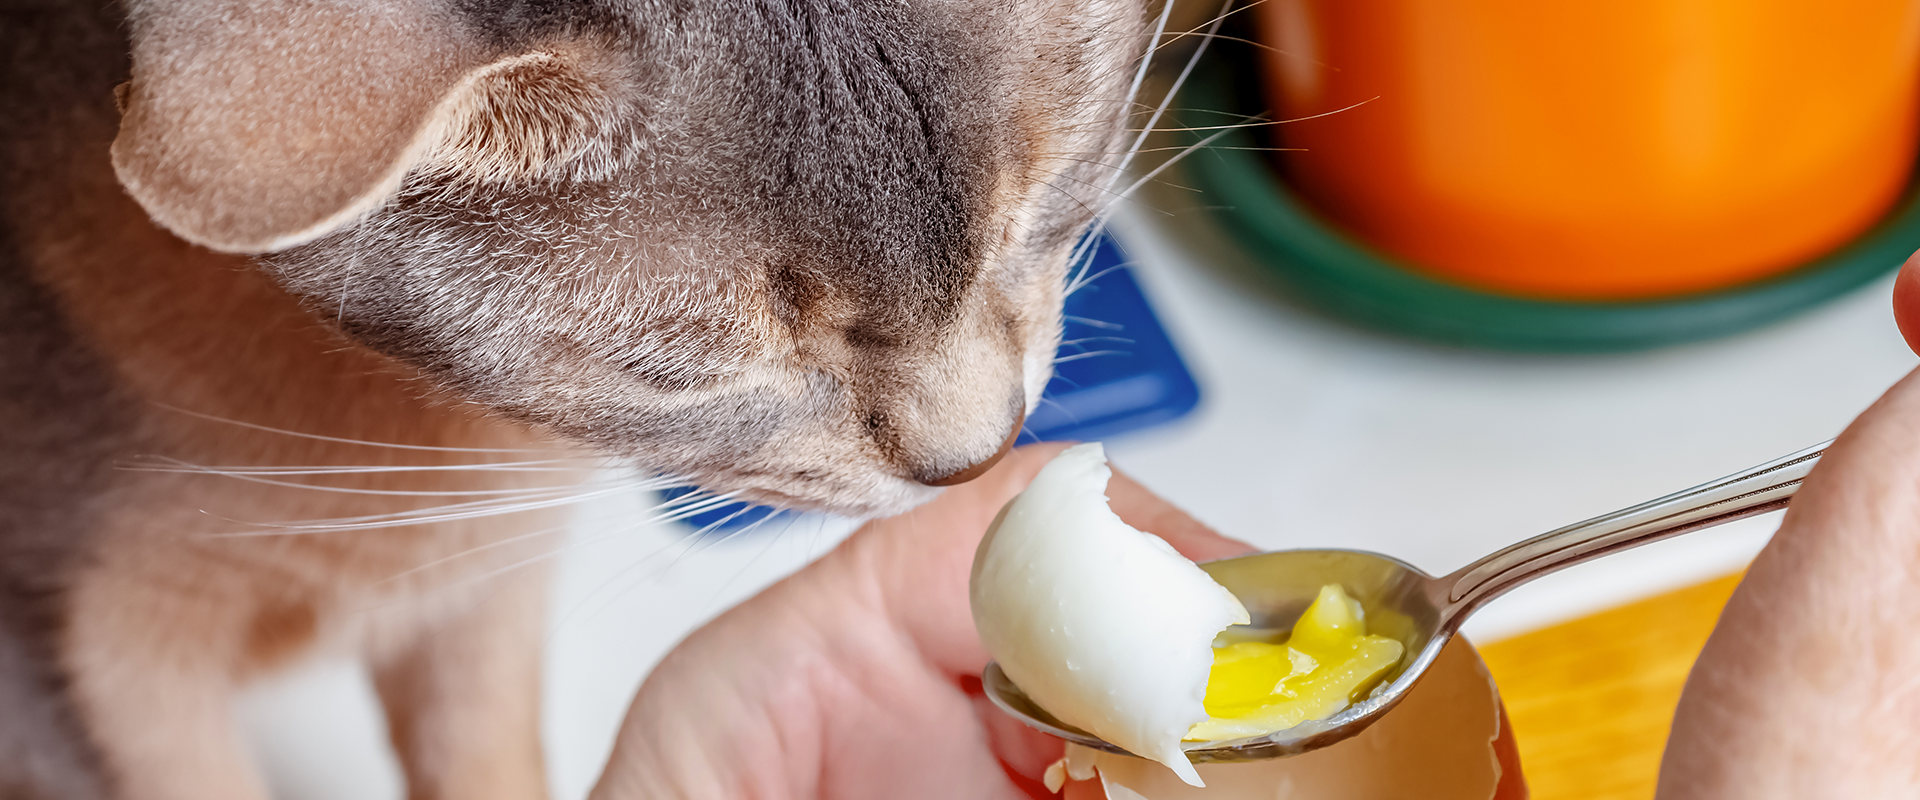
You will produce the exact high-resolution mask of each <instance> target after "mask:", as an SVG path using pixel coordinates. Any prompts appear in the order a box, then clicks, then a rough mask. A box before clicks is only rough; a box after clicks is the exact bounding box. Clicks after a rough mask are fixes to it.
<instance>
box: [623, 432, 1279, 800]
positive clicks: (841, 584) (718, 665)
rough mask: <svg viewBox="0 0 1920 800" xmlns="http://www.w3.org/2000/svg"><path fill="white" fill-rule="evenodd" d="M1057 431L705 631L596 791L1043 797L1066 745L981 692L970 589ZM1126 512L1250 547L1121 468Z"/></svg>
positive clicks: (658, 673) (881, 525)
mask: <svg viewBox="0 0 1920 800" xmlns="http://www.w3.org/2000/svg"><path fill="white" fill-rule="evenodd" d="M1063 447H1064V446H1063V445H1035V446H1030V447H1024V448H1021V449H1019V450H1015V451H1014V452H1013V453H1011V454H1009V455H1008V456H1007V458H1006V459H1005V460H1003V461H1002V462H1001V463H1000V464H999V465H997V466H996V467H994V468H993V470H991V471H990V472H988V473H987V474H986V475H984V476H982V477H980V478H979V479H977V480H975V481H973V482H971V483H967V484H962V485H960V486H956V487H953V488H951V489H948V490H947V491H946V493H945V494H943V495H941V496H940V497H939V498H938V499H936V500H934V501H933V502H931V503H928V504H927V505H925V506H922V507H920V508H918V509H915V510H913V511H911V512H908V513H906V514H902V515H900V516H898V517H892V518H889V519H884V520H879V521H877V522H873V523H869V524H868V525H866V526H864V527H862V528H861V529H860V530H859V531H857V532H855V533H854V534H853V535H852V536H851V537H849V538H848V539H847V541H846V542H845V543H843V544H841V546H840V547H838V548H836V549H835V550H834V551H833V552H831V553H829V554H827V555H826V556H825V557H823V558H821V559H820V560H819V561H818V562H815V563H814V564H812V565H811V566H808V567H807V568H806V569H803V570H801V571H800V572H798V573H796V574H794V575H793V576H792V577H790V578H788V579H786V580H784V581H781V582H780V583H778V584H775V585H774V586H772V587H770V588H769V589H767V590H766V591H764V592H762V593H760V594H759V595H757V596H755V597H753V598H752V599H750V600H748V601H747V602H745V603H743V604H741V605H740V606H739V607H737V608H735V609H733V610H731V611H729V612H727V613H726V614H724V615H722V616H721V617H720V618H718V619H716V620H714V621H713V622H711V623H708V624H707V625H706V626H704V627H702V628H701V629H700V630H698V631H696V632H694V634H693V635H692V636H691V637H689V638H688V639H687V640H686V641H685V642H682V643H681V644H680V645H679V646H678V647H676V648H674V650H673V652H671V653H669V654H668V655H667V657H666V659H665V660H663V661H662V662H661V663H660V665H659V666H657V667H656V668H655V669H654V670H653V672H652V673H651V674H650V675H649V676H648V677H647V680H646V683H645V684H644V685H642V686H641V688H640V694H639V696H638V697H636V698H635V699H634V703H633V706H632V707H631V708H630V709H629V711H628V713H627V718H626V721H625V723H624V724H623V727H622V729H621V731H620V737H619V741H618V742H617V743H616V744H615V746H614V752H613V756H612V758H611V759H610V760H609V764H608V767H607V770H606V773H605V774H604V775H603V776H602V778H601V781H600V784H599V786H598V787H596V788H595V790H594V793H593V798H594V800H628V799H630V798H631V799H632V800H642V799H644V800H665V799H667V798H701V800H707V799H709V798H744V797H755V798H803V797H805V798H813V797H820V798H848V799H851V798H867V797H872V798H888V800H893V799H894V798H916V800H919V799H920V798H927V799H929V800H930V799H932V798H1028V797H1050V796H1051V795H1048V794H1047V793H1046V790H1045V789H1044V788H1042V787H1041V786H1040V783H1039V781H1038V778H1039V776H1040V774H1041V772H1042V771H1043V770H1044V769H1045V768H1046V766H1047V765H1048V764H1049V763H1052V762H1053V761H1054V760H1056V759H1058V758H1059V757H1060V754H1061V744H1060V742H1059V741H1058V740H1056V739H1053V738H1051V737H1048V736H1045V735H1043V734H1040V733H1038V732H1036V731H1033V730H1031V729H1029V728H1026V727H1024V726H1022V725H1020V724H1019V723H1017V722H1015V721H1013V720H1012V719H1010V718H1008V717H1007V716H1006V715H1004V714H1001V713H1000V712H999V711H998V710H997V709H995V708H993V706H992V704H991V703H990V702H989V701H988V700H987V699H986V698H985V696H984V695H983V694H981V692H980V682H979V674H980V670H981V668H982V667H984V666H986V663H987V653H986V651H985V650H984V649H982V647H981V645H980V640H979V638H978V636H977V635H976V634H975V633H974V629H973V617H972V613H971V611H970V610H969V607H968V602H967V577H968V573H969V572H970V571H971V568H972V564H973V552H974V548H975V546H976V545H978V544H979V542H980V537H981V536H982V535H983V534H985V533H986V529H987V525H988V524H989V523H991V522H992V521H993V517H994V515H995V514H997V513H999V511H1000V507H1001V506H1003V505H1005V504H1006V502H1007V501H1008V500H1010V499H1012V498H1013V496H1014V495H1016V494H1018V493H1019V492H1020V491H1021V490H1022V489H1025V488H1026V486H1027V484H1028V483H1029V482H1031V481H1032V480H1033V476H1034V475H1035V474H1036V473H1038V472H1039V471H1040V468H1041V467H1042V466H1044V465H1045V464H1046V462H1047V461H1048V460H1049V459H1051V458H1053V456H1054V455H1056V454H1058V453H1059V451H1060V450H1061V449H1063ZM1107 494H1108V496H1109V497H1110V498H1111V505H1112V507H1113V510H1114V511H1115V513H1118V514H1119V515H1120V517H1121V518H1122V519H1124V520H1126V521H1127V523H1128V524H1130V525H1133V526H1134V527H1136V528H1139V529H1141V530H1145V531H1149V532H1152V533H1156V534H1159V535H1160V536H1161V537H1163V538H1165V539H1166V540H1167V541H1169V542H1170V543H1172V544H1173V546H1174V547H1175V548H1177V549H1178V550H1180V552H1182V553H1184V554H1185V555H1186V556H1187V557H1189V558H1193V559H1196V560H1205V559H1211V558H1221V557H1225V556H1230V555H1240V554H1243V553H1246V552H1248V551H1249V550H1251V549H1252V548H1250V547H1248V546H1246V545H1244V544H1241V543H1239V542H1235V541H1231V540H1228V539H1225V538H1222V537H1220V536H1219V535H1218V534H1215V533H1213V532H1212V531H1210V530H1208V529H1207V528H1205V527H1204V526H1202V525H1201V524H1200V523H1198V522H1196V521H1195V520H1194V519H1193V518H1192V517H1190V516H1187V515H1186V514H1185V513H1183V512H1181V511H1180V510H1179V509H1176V508H1174V507H1173V506H1171V505H1169V504H1167V503H1166V501H1164V500H1161V499H1160V498H1158V497H1156V496H1154V495H1153V493H1151V492H1149V491H1147V490H1146V489H1145V488H1144V487H1142V486H1140V485H1139V484H1138V483H1135V482H1134V481H1133V480H1132V479H1130V478H1128V477H1126V476H1125V475H1123V474H1121V473H1120V472H1118V471H1117V470H1116V471H1115V472H1114V476H1113V480H1112V482H1110V483H1109V484H1108V486H1107Z"/></svg>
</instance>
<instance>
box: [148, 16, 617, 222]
mask: <svg viewBox="0 0 1920 800" xmlns="http://www.w3.org/2000/svg"><path fill="white" fill-rule="evenodd" d="M132 6H133V7H132V9H131V12H132V13H131V28H132V35H133V36H132V38H133V80H132V81H131V82H130V83H129V84H128V85H126V86H123V87H122V88H121V90H120V92H119V100H120V103H121V107H122V109H123V117H122V119H121V124H120V134H119V137H118V138H116V139H115V140H114V143H113V164H114V170H115V172H116V173H118V175H119V177H120V181H121V183H122V184H123V185H124V186H125V187H126V190H127V192H128V194H130V195H132V196H133V198H134V199H135V200H137V201H138V202H139V203H140V204H141V205H142V206H144V207H145V208H146V210H147V212H148V213H149V214H150V215H151V216H152V217H153V218H154V220H155V221H157V222H159V223H160V224H161V225H163V226H165V227H167V228H168V229H169V230H171V231H173V232H174V233H175V234H177V235H179V236H180V237H181V238H183V239H186V240H188V241H191V242H194V243H196V244H200V245H203V246H206V247H209V248H211V249H214V250H222V251H227V252H255V253H257V252H270V251H274V250H281V249H284V248H288V247H292V246H295V245H298V244H302V243H305V242H308V241H312V240H313V239H316V238H318V237H320V236H323V235H325V234H326V233H328V232H330V231H332V230H334V229H336V228H338V227H340V226H341V225H344V224H346V223H347V222H350V221H351V220H353V219H354V218H356V217H358V216H360V215H362V214H364V213H366V212H367V211H369V210H372V209H373V208H375V207H377V206H379V205H380V204H381V203H382V202H384V201H385V200H386V199H387V198H389V197H391V196H392V195H393V193H394V192H395V191H396V190H397V189H398V188H399V187H400V183H401V180H402V178H404V177H405V176H406V175H407V173H408V172H409V171H410V170H412V169H414V168H416V167H419V166H422V165H423V164H424V165H430V166H432V167H435V168H441V169H447V170H452V171H456V172H459V173H461V174H463V175H465V176H467V177H470V178H473V179H476V180H498V179H510V178H514V177H524V176H528V175H537V174H542V173H544V172H546V171H549V170H550V168H551V167H552V166H553V165H555V164H556V163H561V162H565V161H567V160H569V159H574V158H577V157H579V155H580V154H581V152H582V151H583V150H584V149H585V148H586V146H587V143H588V142H590V141H592V140H593V139H594V138H595V137H596V136H597V135H598V134H599V133H600V132H601V130H602V128H603V127H604V124H605V121H606V120H607V119H608V118H609V117H610V100H609V99H608V98H609V97H610V93H609V91H608V89H607V86H608V85H609V84H608V81H607V70H606V69H604V68H601V67H598V66H596V60H595V56H594V54H595V53H596V52H597V51H594V50H592V49H590V48H586V47H584V46H583V47H574V48H565V47H563V48H557V49H549V50H543V51H539V52H531V53H525V52H523V53H503V52H501V51H500V50H498V49H497V48H493V47H489V46H487V45H485V44H482V43H481V42H479V41H477V40H476V39H475V38H474V37H473V36H472V35H471V34H469V33H467V32H465V31H464V29H463V28H462V27H461V26H459V25H458V24H457V21H456V20H454V19H452V18H451V16H450V15H451V12H446V11H442V10H438V9H432V8H424V7H422V4H418V3H328V2H318V3H314V2H305V3H292V2H252V1H247V0H242V1H241V2H233V1H232V0H184V1H182V2H173V3H144V2H137V3H134V4H132Z"/></svg>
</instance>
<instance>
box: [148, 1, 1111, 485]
mask: <svg viewBox="0 0 1920 800" xmlns="http://www.w3.org/2000/svg"><path fill="white" fill-rule="evenodd" d="M196 5H198V3H196V2H186V3H182V4H180V8H179V9H164V8H161V7H157V6H156V7H151V8H144V7H143V9H142V13H140V14H137V15H136V19H138V20H140V23H139V25H137V26H136V28H135V37H134V43H135V56H136V61H135V65H136V68H135V76H134V77H135V80H134V82H133V85H132V87H131V88H130V90H129V91H127V92H126V93H125V95H126V102H127V107H128V113H127V122H126V123H125V125H124V127H123V130H122V134H121V138H120V140H119V141H117V142H116V144H115V164H116V167H117V168H118V170H119V172H120V174H121V177H122V180H123V182H125V183H126V184H127V186H128V187H129V191H130V193H131V194H133V195H134V196H135V197H136V199H139V200H140V201H141V202H142V204H143V205H145V206H147V208H148V209H149V211H150V212H152V213H153V215H154V217H155V218H156V219H157V220H158V221H160V222H162V223H163V224H166V225H168V226H169V227H171V228H173V229H174V230H175V231H176V232H178V233H180V234H181V235H182V236H184V237H185V238H188V239H189V240H192V241H196V242H200V243H203V244H207V245H209V246H212V247H215V248H219V249H227V250H237V251H246V252H268V253H269V255H267V256H266V257H265V258H264V259H263V261H262V263H263V264H264V266H265V267H266V268H267V269H268V271H269V272H270V273H271V274H273V275H274V276H275V277H276V278H277V279H279V280H280V281H281V282H282V284H283V285H285V286H286V287H288V288H289V289H291V290H293V291H294V292H295V293H296V294H298V295H300V296H301V297H303V298H305V299H306V300H307V301H308V303H309V305H310V307H311V308H312V309H313V310H315V311H316V312H318V313H319V314H321V315H322V316H324V317H326V318H329V319H332V320H334V321H335V322H336V323H337V324H338V325H339V326H340V327H341V329H342V330H343V331H345V332H346V333H347V334H348V335H349V336H351V337H353V338H354V339H356V340H357V341H359V342H361V343H362V344H365V345H367V346H369V347H372V348H373V349H376V350H378V351H380V352H382V353H385V354H388V355H392V356H396V357H398V358H401V359H403V360H405V361H407V362H409V363H410V364H412V365H413V366H415V367H417V368H419V369H421V370H422V371H423V372H424V373H425V374H427V375H428V376H430V377H432V378H433V379H435V380H436V381H438V382H439V383H441V384H443V385H444V386H446V387H448V388H451V389H453V390H455V391H456V392H458V393H460V394H462V395H464V396H466V397H468V398H470V399H473V400H476V401H478V402H481V403H484V404H487V405H489V406H491V407H493V408H496V409H498V410H500V411H503V412H505V413H506V414H508V415H510V416H513V417H516V418H518V419H521V420H523V421H526V422H528V423H531V424H534V425H537V426H541V427H543V428H545V429H547V430H550V431H553V432H557V433H559V434H561V435H564V436H568V437H571V438H574V439H578V440H580V441H584V442H588V443H591V444H593V445H595V446H596V447H599V448H601V449H602V450H604V451H606V452H609V453H612V454H616V455H619V456H623V457H626V458H629V459H631V460H632V461H633V462H634V463H636V464H639V465H641V466H643V467H646V468H649V469H655V470H660V471H664V472H669V473H674V474H678V475H682V476H685V477H687V478H689V479H691V480H693V481H695V482H698V483H700V484H702V485H704V486H706V487H708V488H711V489H716V490H721V491H733V492H738V493H740V494H741V496H743V497H745V498H747V499H752V500H759V501H766V502H774V503H778V504H781V505H789V506H801V507H810V508H824V509H830V510H834V511H839V512H843V513H849V514H856V515H868V514H879V513H887V512H892V511H898V510H901V509H904V508H905V507H908V506H910V505H912V504H914V503H916V502H919V501H921V500H924V499H925V498H926V497H928V496H929V490H927V489H926V488H924V486H923V484H925V483H927V482H930V481H933V480H937V479H938V478H940V477H941V476H944V475H946V474H949V473H952V472H955V471H958V470H960V469H964V468H965V467H967V466H969V465H971V464H973V463H975V462H978V461H980V460H982V459H984V458H986V457H988V456H989V455H990V454H991V453H993V452H994V451H995V450H996V449H997V447H998V446H999V444H1000V443H1001V442H1002V441H1003V440H1004V439H1005V438H1006V436H1007V435H1008V432H1009V430H1010V429H1011V428H1012V427H1013V426H1017V425H1018V424H1019V423H1020V420H1021V417H1022V415H1023V414H1024V412H1025V411H1026V410H1027V409H1028V408H1030V407H1031V406H1032V404H1034V403H1035V402H1037V401H1038V390H1039V388H1040V387H1043V386H1044V385H1045V382H1046V377H1047V373H1048V368H1047V364H1048V362H1049V359H1050V356H1051V354H1052V352H1053V350H1054V348H1055V346H1056V345H1057V343H1058V339H1059V324H1060V323H1059V304H1060V288H1061V285H1062V283H1063V282H1064V277H1065V275H1064V273H1065V269H1066V263H1065V262H1066V258H1067V255H1068V253H1069V252H1071V249H1072V246H1073V242H1074V239H1075V238H1076V235H1077V233H1078V231H1079V230H1080V229H1081V228H1082V227H1083V226H1084V223H1085V222H1086V220H1087V219H1088V218H1089V217H1090V216H1091V214H1092V210H1093V209H1097V208H1099V207H1101V206H1102V205H1104V203H1105V202H1106V197H1105V196H1104V193H1103V192H1102V191H1100V188H1099V187H1101V186H1103V185H1105V184H1107V183H1108V182H1109V178H1110V173H1111V168H1112V164H1113V163H1114V162H1115V161H1116V160H1117V156H1116V155H1115V154H1114V151H1115V150H1116V149H1117V148H1116V146H1115V145H1116V141H1117V136H1116V134H1117V131H1118V129H1119V128H1120V127H1121V126H1120V125H1119V121H1120V119H1121V117H1122V116H1123V115H1122V113H1121V111H1122V109H1123V108H1124V105H1123V103H1122V100H1123V95H1124V92H1125V91H1126V87H1127V83H1128V79H1129V78H1130V77H1131V70H1130V64H1131V63H1132V61H1133V59H1134V58H1136V57H1137V56H1138V55H1139V54H1140V49H1141V47H1140V46H1141V44H1142V42H1141V41H1140V38H1141V37H1140V36H1139V34H1140V32H1141V30H1140V25H1141V23H1142V14H1141V10H1140V8H1139V7H1138V6H1137V5H1135V4H1131V3H1119V2H1103V1H1102V0H1059V1H1058V2H1032V3H1013V2H1004V3H1003V2H989V3H970V2H962V1H960V0H914V1H913V2H907V3H901V4H870V5H866V6H855V7H851V8H849V7H843V6H842V5H836V4H832V3H825V2H819V3H814V2H803V3H796V4H791V5H790V6H788V7H785V8H783V9H782V10H780V11H777V12H776V11H771V10H767V9H758V10H749V9H747V8H746V7H745V6H736V5H734V4H695V5H694V6H692V7H690V8H689V9H681V10H676V11H671V12H669V11H666V10H662V9H656V8H653V7H650V6H643V7H639V8H627V9H619V10H615V9H611V8H602V7H600V6H597V5H593V4H582V5H581V6H579V7H576V8H573V9H572V10H560V11H553V10H549V11H547V12H541V13H543V14H546V16H539V15H534V16H531V17H529V16H526V15H525V14H521V15H518V16H516V13H518V12H516V13H506V12H499V13H498V14H497V15H496V16H494V17H488V16H486V15H487V14H489V13H494V12H493V11H489V10H487V9H468V10H467V11H464V12H462V13H463V14H465V15H466V16H465V18H461V19H453V20H449V19H447V18H446V17H445V15H434V14H425V13H415V12H417V11H418V9H411V10H410V9H409V8H408V7H404V6H396V7H394V9H393V10H391V11H390V12H388V13H387V14H386V15H385V16H383V17H380V18H377V19H372V20H371V21H369V20H368V19H363V18H352V19H344V18H342V17H341V15H339V13H338V12H336V11H329V10H327V9H325V8H318V7H307V8H306V9H304V10H302V11H300V12H298V13H293V12H288V14H279V13H272V14H269V13H265V12H261V13H258V14H253V13H252V12H243V13H231V12H230V13H229V14H228V19H227V21H226V25H227V26H228V28H229V29H228V30H225V31H217V30H216V31H212V32H207V31H203V30H200V29H197V28H193V27H191V26H186V25H183V24H176V23H177V20H176V19H175V18H176V17H182V16H186V17H191V16H192V15H193V12H194V8H193V7H194V6H196ZM201 10H204V9H201ZM532 13H533V12H526V14H532ZM329 14H334V15H335V16H329ZM782 14H784V15H785V16H782ZM288 20H291V22H289V21H288ZM287 26H294V27H296V28H298V27H304V28H307V29H309V30H310V31H313V30H325V31H336V32H337V31H341V30H345V29H351V31H352V32H353V33H354V34H355V35H352V36H331V37H328V38H327V39H326V41H327V42H328V46H329V47H334V48H337V49H338V50H339V51H341V52H334V53H330V54H329V55H328V56H327V57H326V58H325V59H323V60H322V63H319V64H303V63H300V62H299V61H298V60H297V59H294V60H291V61H275V60H273V59H271V58H267V56H266V54H271V53H277V52H279V51H280V49H284V48H279V49H276V48H275V47H272V46H269V45H271V44H272V43H273V42H274V41H275V39H276V37H277V36H280V35H281V33H280V32H281V31H283V30H284V29H285V28H286V27H287ZM808 37H811V41H810V42H809V46H808V47H792V46H790V45H791V43H792V42H795V41H800V40H804V39H807V38H808ZM402 40H404V41H405V42H406V46H405V47H398V46H396V44H395V43H396V42H400V41H402ZM263 42H265V43H266V44H262V43H263ZM395 51H400V52H402V53H403V54H404V53H411V54H413V55H412V56H407V55H395ZM235 64H238V65H240V66H238V67H236V66H233V65H235ZM340 64H351V65H353V66H352V67H351V68H344V67H340V66H339V65H340ZM235 69H241V70H242V71H245V70H247V69H258V70H260V71H261V72H262V73H263V74H264V77H263V78H261V79H258V80H253V81H245V82H239V83H235V82H234V81H224V82H222V76H223V75H225V74H226V73H227V72H232V71H233V70H235ZM249 74H251V73H249ZM356 84H357V85H359V86H376V87H387V86H393V87H404V89H403V90H401V91H388V92H372V93H358V92H355V91H352V88H353V87H355V86H356ZM235 86H238V87H239V88H238V89H235V88H233V87H235ZM341 86H346V87H348V89H347V90H342V88H341ZM262 126H264V127H265V128H266V129H268V130H270V131H271V133H272V135H271V136H269V137H266V141H265V142H264V144H262V143H252V146H250V147H246V148H237V153H236V152H235V151H236V148H234V147H233V139H234V136H235V135H236V134H235V131H241V130H255V129H259V128H262ZM286 142H295V143H302V144H301V146H303V147H308V148H309V150H307V151H298V152H295V151H285V152H280V151H273V150H272V148H274V147H276V146H282V145H283V144H284V143H286ZM314 143H318V144H314ZM262 148H265V151H264V152H263V151H261V150H262ZM261 186H282V187H283V189H282V190H276V191H277V192H278V193H277V194H276V193H270V194H269V195H268V196H259V194H258V192H257V189H258V188H259V187H261ZM243 198H244V199H243Z"/></svg>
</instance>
